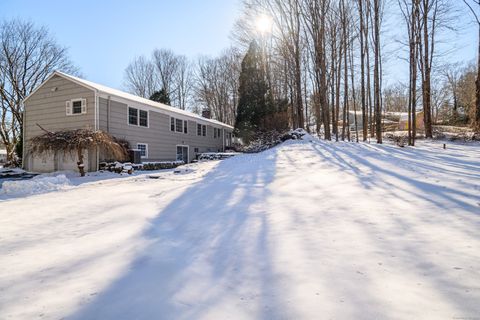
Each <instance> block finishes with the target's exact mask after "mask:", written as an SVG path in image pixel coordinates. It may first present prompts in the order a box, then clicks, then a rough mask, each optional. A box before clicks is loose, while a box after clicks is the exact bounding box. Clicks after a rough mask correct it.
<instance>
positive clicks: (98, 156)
mask: <svg viewBox="0 0 480 320" xmlns="http://www.w3.org/2000/svg"><path fill="white" fill-rule="evenodd" d="M98 99H99V98H98V90H95V112H94V114H95V118H94V121H95V131H97V130H98V129H99V128H98V127H99V124H98V123H97V121H98V119H99V114H98V110H99V108H98V105H99V100H98ZM95 155H96V160H97V161H96V162H97V163H96V170H95V171H98V170H99V168H100V164H99V162H100V154H99V152H98V147H96V148H95Z"/></svg>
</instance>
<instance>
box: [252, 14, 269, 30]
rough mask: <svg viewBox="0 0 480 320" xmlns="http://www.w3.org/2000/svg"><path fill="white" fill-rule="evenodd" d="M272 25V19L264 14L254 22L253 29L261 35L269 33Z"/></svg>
mask: <svg viewBox="0 0 480 320" xmlns="http://www.w3.org/2000/svg"><path fill="white" fill-rule="evenodd" d="M272 25H273V21H272V17H270V16H267V15H266V14H261V15H259V16H258V17H257V19H256V21H255V28H256V30H257V31H258V32H259V33H261V34H266V33H270V32H271V30H272Z"/></svg>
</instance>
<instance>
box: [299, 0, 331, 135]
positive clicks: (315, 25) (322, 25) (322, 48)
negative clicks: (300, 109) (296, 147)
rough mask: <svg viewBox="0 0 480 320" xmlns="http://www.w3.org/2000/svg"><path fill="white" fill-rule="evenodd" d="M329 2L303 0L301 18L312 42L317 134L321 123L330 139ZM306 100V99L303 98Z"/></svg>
mask: <svg viewBox="0 0 480 320" xmlns="http://www.w3.org/2000/svg"><path fill="white" fill-rule="evenodd" d="M329 7H330V0H305V1H304V7H303V10H302V16H303V19H304V21H305V25H306V29H307V30H308V33H309V35H310V39H311V41H312V46H311V47H312V50H311V55H312V60H313V69H314V79H315V87H316V90H317V92H316V93H315V95H318V98H319V104H317V105H319V107H320V109H321V112H320V110H317V112H316V114H317V117H316V126H317V132H320V126H321V123H322V122H323V125H324V132H325V134H324V137H325V139H326V140H330V139H331V134H330V110H329V105H328V98H327V94H328V82H327V52H326V23H327V15H328V12H329ZM305 98H306V97H305Z"/></svg>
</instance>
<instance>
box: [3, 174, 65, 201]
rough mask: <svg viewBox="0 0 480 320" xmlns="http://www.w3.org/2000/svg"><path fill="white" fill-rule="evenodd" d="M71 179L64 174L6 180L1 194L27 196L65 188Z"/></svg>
mask: <svg viewBox="0 0 480 320" xmlns="http://www.w3.org/2000/svg"><path fill="white" fill-rule="evenodd" d="M70 185H71V183H70V180H69V179H68V178H67V177H66V176H65V175H64V174H60V175H57V176H53V177H49V176H38V177H34V178H32V179H30V180H14V181H5V182H3V184H2V188H1V189H0V194H4V195H8V196H25V195H30V194H36V193H44V192H50V191H56V190H60V189H65V188H66V187H68V186H70Z"/></svg>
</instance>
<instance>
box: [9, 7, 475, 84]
mask: <svg viewBox="0 0 480 320" xmlns="http://www.w3.org/2000/svg"><path fill="white" fill-rule="evenodd" d="M389 1H390V0H389ZM396 3H397V2H396V1H394V0H391V1H390V5H389V7H388V8H387V10H386V17H385V20H384V21H385V23H384V25H383V32H384V37H383V40H382V41H384V46H385V47H384V54H385V57H384V74H385V76H384V80H385V85H391V84H395V83H397V82H399V81H403V82H405V81H408V65H407V64H406V62H405V61H402V60H401V59H400V58H399V57H400V56H402V55H404V54H405V52H406V51H405V50H404V49H405V47H402V46H400V45H399V43H398V41H399V40H401V36H399V34H403V33H404V30H403V28H404V27H403V26H402V23H401V21H400V20H399V12H398V6H397V5H396ZM452 3H453V4H454V8H455V9H457V10H458V12H457V13H456V19H455V20H456V22H457V28H458V30H457V31H456V32H453V33H452V32H447V33H446V32H443V31H442V32H441V33H440V35H439V36H440V38H441V39H442V43H440V44H439V45H438V48H440V51H442V52H444V51H448V52H449V53H448V54H446V55H442V57H440V59H439V60H437V62H438V64H443V63H445V62H458V61H461V62H466V61H473V60H474V59H475V57H476V52H477V51H476V45H477V43H478V33H477V32H478V31H477V28H476V26H475V25H474V24H473V23H471V22H472V16H471V15H470V13H469V12H468V11H467V10H466V9H465V7H464V5H463V2H462V1H460V0H452ZM240 9H241V6H240V0H135V1H127V0H117V1H114V0H96V1H95V0H82V1H66V0H41V1H39V0H0V20H1V19H12V18H20V19H22V20H30V21H33V22H34V23H36V24H37V25H42V26H46V27H47V28H48V29H49V30H50V32H51V33H52V35H53V36H54V37H55V38H56V39H57V41H58V43H59V44H61V45H63V46H66V47H68V48H69V54H70V57H71V59H72V61H73V62H74V63H75V65H76V66H77V67H79V68H80V71H81V74H82V76H83V77H85V78H86V79H88V80H90V81H94V82H98V83H100V84H103V85H107V86H110V87H114V88H117V89H122V88H123V87H122V85H123V75H124V70H125V68H126V67H127V65H128V64H129V62H130V61H132V60H133V58H134V57H136V56H139V55H146V56H150V55H151V53H152V51H153V50H154V49H155V48H166V49H171V50H173V51H174V52H175V53H177V54H184V55H186V56H188V57H189V58H191V59H195V58H196V57H198V56H200V55H210V56H215V55H218V54H219V53H220V52H221V51H222V50H223V49H225V48H227V47H228V46H230V44H231V43H232V41H231V39H230V33H231V30H232V27H233V24H234V22H235V20H236V19H237V17H239V14H240ZM437 70H440V69H439V68H437Z"/></svg>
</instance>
